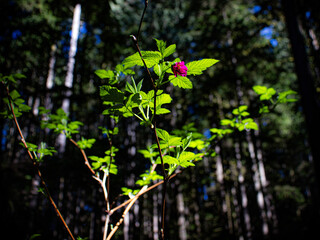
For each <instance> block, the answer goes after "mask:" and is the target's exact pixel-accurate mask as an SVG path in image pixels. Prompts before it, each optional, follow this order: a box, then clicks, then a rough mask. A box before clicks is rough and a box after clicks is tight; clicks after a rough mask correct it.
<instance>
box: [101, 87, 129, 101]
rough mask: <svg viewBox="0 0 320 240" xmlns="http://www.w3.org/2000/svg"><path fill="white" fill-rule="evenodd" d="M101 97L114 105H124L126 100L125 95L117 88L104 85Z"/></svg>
mask: <svg viewBox="0 0 320 240" xmlns="http://www.w3.org/2000/svg"><path fill="white" fill-rule="evenodd" d="M100 96H101V98H102V100H103V101H108V102H112V103H122V102H123V100H124V93H123V92H121V91H120V90H118V89H117V88H116V87H111V86H107V85H103V86H101V87H100Z"/></svg>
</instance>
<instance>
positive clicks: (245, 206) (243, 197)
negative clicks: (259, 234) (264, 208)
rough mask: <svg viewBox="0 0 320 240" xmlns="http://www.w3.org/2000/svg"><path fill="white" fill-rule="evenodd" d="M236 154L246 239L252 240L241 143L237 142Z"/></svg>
mask: <svg viewBox="0 0 320 240" xmlns="http://www.w3.org/2000/svg"><path fill="white" fill-rule="evenodd" d="M234 145H235V152H236V161H237V169H238V183H239V188H240V194H241V206H242V210H243V218H244V225H245V228H246V237H247V239H251V237H252V228H251V219H250V215H249V210H248V197H247V191H246V187H245V185H244V176H243V173H242V171H243V165H242V159H241V150H240V144H239V142H235V144H234Z"/></svg>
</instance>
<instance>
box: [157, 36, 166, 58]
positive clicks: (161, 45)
mask: <svg viewBox="0 0 320 240" xmlns="http://www.w3.org/2000/svg"><path fill="white" fill-rule="evenodd" d="M154 40H156V42H157V47H158V50H159V52H160V53H161V54H162V55H163V53H164V50H165V49H166V45H167V44H166V42H164V41H163V40H158V39H156V38H155V39H154Z"/></svg>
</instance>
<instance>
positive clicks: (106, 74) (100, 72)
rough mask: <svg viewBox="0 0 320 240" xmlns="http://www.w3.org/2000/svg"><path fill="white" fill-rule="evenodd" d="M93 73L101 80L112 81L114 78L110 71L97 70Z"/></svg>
mask: <svg viewBox="0 0 320 240" xmlns="http://www.w3.org/2000/svg"><path fill="white" fill-rule="evenodd" d="M94 73H95V74H96V75H97V76H98V77H99V78H101V79H105V78H108V79H112V78H113V77H114V72H113V71H111V70H108V71H107V70H104V69H99V70H96V71H95V72H94Z"/></svg>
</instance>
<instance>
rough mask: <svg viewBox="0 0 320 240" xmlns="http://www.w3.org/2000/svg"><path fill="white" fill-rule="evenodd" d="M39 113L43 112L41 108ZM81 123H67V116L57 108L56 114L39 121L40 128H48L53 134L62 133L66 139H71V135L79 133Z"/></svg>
mask: <svg viewBox="0 0 320 240" xmlns="http://www.w3.org/2000/svg"><path fill="white" fill-rule="evenodd" d="M41 112H47V111H44V109H43V108H41ZM82 125H83V123H82V122H80V121H72V122H70V121H69V118H68V116H67V114H66V113H65V112H64V111H63V109H62V108H59V109H58V110H57V111H56V114H48V116H47V119H46V120H42V121H41V127H42V128H48V129H52V130H54V132H55V133H62V134H64V135H66V137H67V138H71V137H72V134H76V133H79V128H80V126H82Z"/></svg>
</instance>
